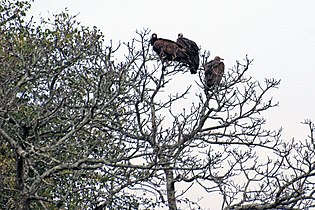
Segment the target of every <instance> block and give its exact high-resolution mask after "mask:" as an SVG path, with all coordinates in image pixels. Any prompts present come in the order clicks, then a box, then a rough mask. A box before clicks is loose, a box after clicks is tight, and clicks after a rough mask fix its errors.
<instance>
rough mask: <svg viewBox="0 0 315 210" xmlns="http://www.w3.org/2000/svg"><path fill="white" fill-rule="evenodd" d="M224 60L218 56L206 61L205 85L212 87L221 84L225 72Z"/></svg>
mask: <svg viewBox="0 0 315 210" xmlns="http://www.w3.org/2000/svg"><path fill="white" fill-rule="evenodd" d="M221 60H224V59H223V58H220V57H219V56H216V57H215V58H214V59H213V60H211V61H210V62H208V63H206V64H205V65H204V67H205V85H206V87H207V88H211V87H213V86H215V85H219V84H220V82H221V80H222V77H223V73H224V67H225V66H224V63H223V62H222V61H221Z"/></svg>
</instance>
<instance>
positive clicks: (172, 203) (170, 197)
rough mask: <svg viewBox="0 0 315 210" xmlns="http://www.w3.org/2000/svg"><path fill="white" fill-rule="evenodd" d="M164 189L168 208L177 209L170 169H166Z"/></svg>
mask: <svg viewBox="0 0 315 210" xmlns="http://www.w3.org/2000/svg"><path fill="white" fill-rule="evenodd" d="M164 172H165V176H166V191H167V201H168V207H169V210H177V207H176V197H175V181H174V174H173V170H172V169H166V170H165V171H164Z"/></svg>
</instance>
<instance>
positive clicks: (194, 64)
mask: <svg viewBox="0 0 315 210" xmlns="http://www.w3.org/2000/svg"><path fill="white" fill-rule="evenodd" d="M176 42H177V43H178V44H180V45H181V46H182V47H184V48H185V49H186V53H187V54H188V56H189V64H188V65H189V68H190V71H191V73H192V74H195V73H197V70H198V67H199V47H198V46H197V44H196V42H194V41H192V40H189V39H187V38H185V37H184V36H183V34H182V33H179V34H178V38H177V41H176Z"/></svg>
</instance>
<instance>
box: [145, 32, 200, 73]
mask: <svg viewBox="0 0 315 210" xmlns="http://www.w3.org/2000/svg"><path fill="white" fill-rule="evenodd" d="M150 43H151V45H152V46H153V50H154V52H156V53H157V54H158V56H159V57H160V59H161V60H162V62H164V61H178V62H181V63H184V64H186V65H188V66H190V57H189V55H188V53H187V50H186V49H185V48H184V47H183V46H182V45H180V44H178V43H176V42H174V41H172V40H169V39H162V38H157V35H156V34H155V33H154V34H152V37H151V40H150ZM190 71H191V73H192V74H193V72H194V71H192V69H190Z"/></svg>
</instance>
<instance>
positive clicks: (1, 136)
mask: <svg viewBox="0 0 315 210" xmlns="http://www.w3.org/2000/svg"><path fill="white" fill-rule="evenodd" d="M29 8H30V3H29V2H28V1H5V0H3V1H1V20H0V27H1V28H0V43H1V45H0V46H1V48H0V59H1V62H2V65H1V67H0V86H1V88H0V142H1V144H0V157H1V159H0V161H1V162H0V169H1V170H0V176H1V177H0V178H1V180H0V188H1V192H2V194H1V195H0V205H1V207H2V208H3V209H154V208H158V207H168V208H169V209H172V210H175V209H178V208H180V207H183V206H188V207H191V208H198V207H199V208H201V207H200V204H199V202H198V201H194V200H191V199H190V198H189V197H188V196H187V194H186V192H187V191H189V189H190V188H191V187H194V186H200V187H202V188H203V189H205V191H206V193H207V196H208V197H209V199H211V197H212V196H213V195H220V196H221V198H222V209H302V208H307V207H313V206H314V192H315V191H314V189H313V188H314V187H313V183H314V180H313V179H314V178H313V176H314V174H315V173H314V172H315V170H314V167H315V165H314V162H315V161H314V154H315V151H314V150H315V148H314V147H315V144H314V124H313V123H312V122H311V121H310V120H307V121H305V124H306V125H308V126H309V129H310V135H309V136H308V138H307V139H306V140H305V141H295V140H294V141H293V140H292V141H285V140H282V139H281V135H280V134H281V130H278V131H270V130H267V129H265V128H264V126H265V119H264V118H263V116H262V114H263V113H264V112H265V111H267V110H268V109H270V108H273V107H275V106H277V103H274V102H273V100H272V98H268V97H267V96H268V94H269V93H270V91H271V90H272V89H274V88H277V87H278V85H279V81H277V80H274V79H267V80H265V81H264V82H259V81H255V80H253V78H251V77H250V76H248V70H249V67H250V66H251V64H252V60H251V59H248V58H247V57H246V58H245V59H244V60H243V61H241V62H236V65H235V66H234V67H232V68H230V69H227V70H226V72H225V75H224V78H223V81H222V84H221V85H220V86H217V87H215V88H213V89H211V90H210V91H205V88H204V84H203V77H204V73H203V69H202V68H201V69H200V71H199V77H198V76H194V77H195V79H196V81H197V82H196V83H193V84H188V85H187V86H186V87H184V88H182V89H180V90H178V91H177V90H175V89H174V87H176V86H177V83H176V82H178V81H179V80H178V78H180V77H181V76H182V73H185V74H186V73H187V72H189V70H188V69H187V68H186V67H185V66H182V65H180V64H178V63H170V64H165V65H162V64H161V62H160V60H159V59H158V57H157V56H156V55H155V53H153V52H152V50H151V47H150V45H149V38H150V31H149V30H143V31H140V32H137V37H136V38H135V39H133V40H132V41H130V42H127V43H123V44H119V45H118V46H113V45H112V44H111V43H109V44H106V43H105V41H104V36H103V34H102V33H101V32H100V31H99V30H98V29H97V28H96V27H94V28H88V27H84V26H81V25H80V23H78V22H77V21H76V17H75V16H71V15H69V14H68V13H66V12H63V13H61V14H58V15H55V16H54V17H53V18H52V19H47V20H46V19H41V21H40V22H39V23H35V22H34V21H32V20H31V21H26V18H25V14H26V12H27V10H28V9H29ZM118 51H120V52H123V54H124V56H119V53H118ZM207 60H209V53H207V52H205V53H204V54H203V55H202V64H205V63H206V62H207ZM188 74H189V73H188ZM180 186H184V190H182V191H180V190H179V189H180V188H179V187H180ZM182 188H183V187H182ZM209 206H210V207H211V204H209Z"/></svg>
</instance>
